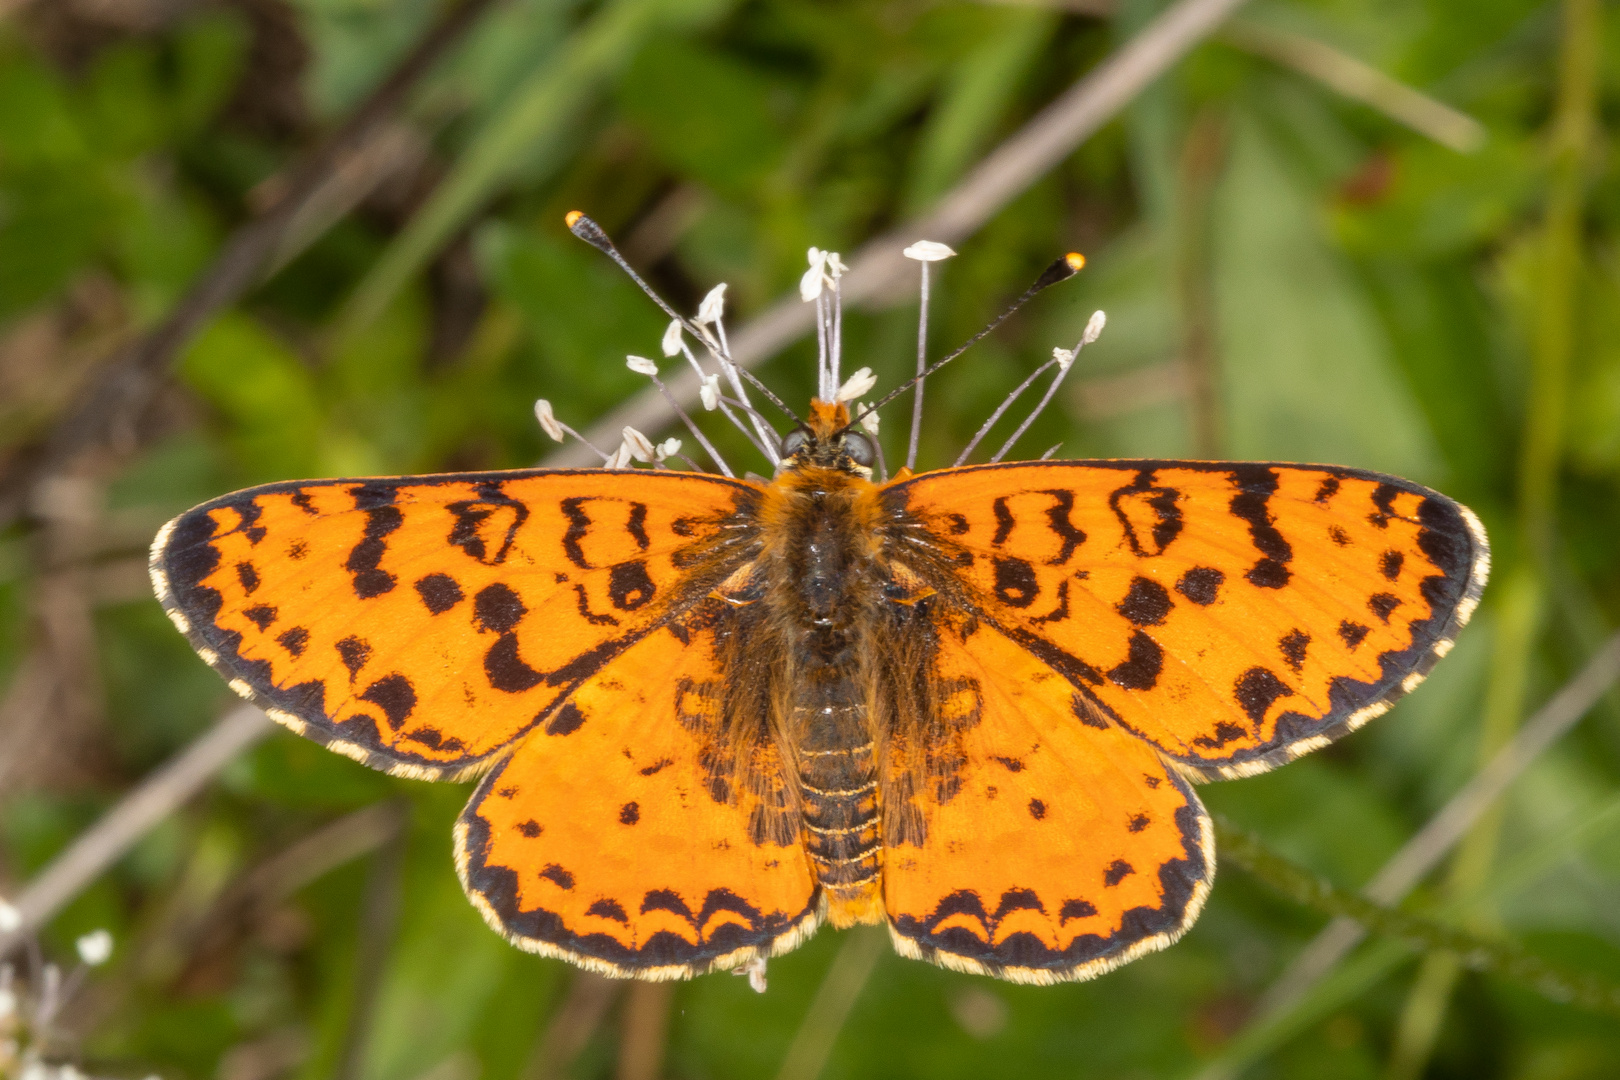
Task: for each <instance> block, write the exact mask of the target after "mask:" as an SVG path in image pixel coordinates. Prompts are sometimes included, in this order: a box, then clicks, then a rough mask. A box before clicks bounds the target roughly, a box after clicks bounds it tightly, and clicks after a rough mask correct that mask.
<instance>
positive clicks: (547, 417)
mask: <svg viewBox="0 0 1620 1080" xmlns="http://www.w3.org/2000/svg"><path fill="white" fill-rule="evenodd" d="M534 418H535V419H536V420H538V421H540V430H542V431H544V432H545V433H546V434H547V435H550V436H551V438H552V439H553V440H554V441H556V442H562V441H563V429H562V425H561V424H559V423H557V417H556V416H555V415H554V414H553V413H552V411H551V402H549V401H547V400H546V399H545V398H540V399H539V400H538V401H536V402H535V403H534Z"/></svg>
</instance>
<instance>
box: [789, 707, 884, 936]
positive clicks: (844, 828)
mask: <svg viewBox="0 0 1620 1080" xmlns="http://www.w3.org/2000/svg"><path fill="white" fill-rule="evenodd" d="M807 689H808V690H809V693H807V694H806V695H805V700H803V701H802V702H801V703H800V704H799V705H798V706H796V707H795V708H794V710H793V727H794V733H795V735H796V736H797V737H796V739H795V743H796V745H797V746H798V755H799V788H800V790H801V791H802V792H803V803H802V805H803V808H804V833H805V847H806V849H807V850H808V851H809V853H810V862H811V865H812V866H813V867H814V868H815V873H816V877H817V879H818V880H819V881H820V882H821V885H822V887H823V888H824V889H826V890H827V899H828V918H829V920H830V921H831V922H832V923H833V925H834V926H849V925H852V924H854V923H857V922H869V921H875V920H876V919H878V918H880V917H881V914H882V903H881V898H880V896H879V879H880V875H881V873H882V861H881V858H880V856H881V852H882V848H883V844H882V838H881V837H880V836H879V834H878V777H877V753H876V748H875V747H874V746H873V744H872V731H871V728H870V727H869V726H868V724H867V719H866V703H865V700H864V699H863V697H862V696H861V695H860V694H859V692H858V688H857V686H856V685H855V684H854V682H853V680H848V679H834V680H829V681H826V682H812V683H811V685H810V687H808V688H807Z"/></svg>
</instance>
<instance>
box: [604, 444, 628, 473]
mask: <svg viewBox="0 0 1620 1080" xmlns="http://www.w3.org/2000/svg"><path fill="white" fill-rule="evenodd" d="M631 456H632V455H631V451H630V444H629V443H620V444H619V448H618V449H617V450H615V451H613V453H611V454H609V455H608V459H607V460H606V461H604V462H602V468H604V469H628V468H629V467H630V458H631Z"/></svg>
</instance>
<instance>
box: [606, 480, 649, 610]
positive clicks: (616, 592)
mask: <svg viewBox="0 0 1620 1080" xmlns="http://www.w3.org/2000/svg"><path fill="white" fill-rule="evenodd" d="M637 505H640V504H639V503H638V504H637ZM642 546H643V547H645V546H646V545H642ZM653 592H654V589H653V582H652V578H651V577H650V576H649V575H648V574H647V564H646V563H642V562H628V563H620V564H619V565H617V566H615V567H614V568H613V569H612V570H611V571H610V572H609V573H608V599H609V600H612V601H613V606H614V607H616V608H618V609H619V610H620V611H635V610H636V609H637V608H639V607H643V606H645V605H646V603H647V602H648V601H649V600H651V599H652V598H653Z"/></svg>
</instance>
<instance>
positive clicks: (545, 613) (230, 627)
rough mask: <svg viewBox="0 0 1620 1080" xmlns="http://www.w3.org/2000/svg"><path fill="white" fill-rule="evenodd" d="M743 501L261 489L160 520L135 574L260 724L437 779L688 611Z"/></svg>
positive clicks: (576, 483) (526, 486) (395, 488)
mask: <svg viewBox="0 0 1620 1080" xmlns="http://www.w3.org/2000/svg"><path fill="white" fill-rule="evenodd" d="M754 494H755V493H754V490H753V489H751V488H749V487H747V486H746V485H743V484H738V483H735V482H732V481H728V480H724V479H721V478H719V477H710V476H700V475H692V474H675V473H670V472H662V473H636V474H628V473H612V472H597V471H581V472H562V471H538V470H536V471H532V472H527V473H525V472H507V473H487V474H447V475H443V476H421V477H404V478H384V479H370V480H331V481H311V482H307V483H294V484H271V485H267V486H265V487H259V488H252V489H249V490H246V491H241V492H237V493H236V494H234V495H227V496H225V497H223V498H220V499H216V500H214V501H213V502H209V503H205V504H203V505H202V506H199V507H197V508H196V509H194V510H191V511H189V512H187V513H186V514H184V515H182V516H181V517H179V518H177V519H175V521H174V522H172V523H171V524H170V525H169V526H167V527H166V528H165V529H164V531H163V532H162V533H161V534H160V535H159V537H158V540H157V542H156V544H155V545H154V547H153V552H152V577H153V582H154V585H155V586H156V589H157V592H158V597H159V599H160V600H162V602H163V604H164V606H165V608H166V609H167V610H168V612H169V614H170V616H171V618H173V619H174V620H175V622H176V624H177V625H178V626H179V627H180V629H181V630H182V631H183V632H185V633H186V634H187V636H188V637H189V638H190V639H191V641H192V644H193V645H194V646H196V648H197V650H198V652H199V653H201V654H202V656H203V658H204V659H206V660H207V661H208V662H209V663H210V664H212V665H213V666H214V667H216V668H217V669H219V671H220V672H221V673H222V674H223V675H225V677H226V678H227V679H229V680H230V681H231V685H232V686H233V687H234V688H236V689H237V690H238V692H240V693H242V694H243V695H245V696H247V697H249V698H250V699H252V700H253V701H255V702H257V703H259V704H261V705H263V706H264V707H265V708H266V709H267V710H268V711H269V712H270V715H271V716H273V717H274V718H275V719H277V720H278V721H280V722H282V723H283V724H286V725H288V726H289V727H292V728H294V730H297V731H299V732H301V733H303V734H305V735H308V736H310V737H311V738H315V739H317V740H318V741H321V742H326V743H329V744H330V745H332V747H333V748H334V749H338V750H340V751H342V752H344V753H347V754H349V755H350V756H353V757H356V758H358V759H360V760H362V761H365V762H366V763H367V764H371V765H374V766H376V767H378V768H385V769H389V770H391V771H395V772H400V773H403V774H406V775H413V776H420V777H428V778H431V777H437V776H444V775H456V774H459V773H465V772H475V771H477V770H479V769H481V768H485V767H487V766H488V764H489V763H490V762H491V761H492V760H493V758H494V756H495V755H498V754H499V753H500V752H502V750H503V749H504V748H505V747H507V746H508V745H510V743H511V742H512V741H513V740H514V739H516V738H517V737H519V736H521V735H522V734H523V733H524V732H527V731H529V730H530V729H532V728H534V727H535V726H536V725H538V724H541V723H543V722H545V721H547V720H548V718H550V719H552V720H553V721H554V722H555V721H556V718H557V714H559V713H560V712H562V711H564V710H565V709H566V704H567V703H566V697H567V695H568V694H569V693H570V692H571V691H572V690H573V689H574V687H575V686H577V685H578V684H579V683H580V682H581V681H583V680H584V679H586V678H587V677H589V676H590V675H592V674H594V673H595V672H596V671H597V670H599V669H600V668H601V667H602V666H603V665H604V664H606V663H608V662H609V661H610V660H612V659H613V658H614V657H615V656H616V655H618V654H619V653H620V652H622V651H623V650H624V649H626V648H628V647H629V646H631V645H632V644H634V643H635V642H636V641H638V640H640V638H641V637H643V636H644V635H646V634H647V633H648V632H649V631H650V630H651V629H652V628H654V627H656V626H659V625H661V624H662V623H663V622H665V621H667V620H669V619H670V618H672V617H674V616H675V615H677V614H678V613H679V612H680V611H681V610H683V609H684V608H685V607H689V606H690V605H691V604H692V603H695V602H696V601H698V600H700V599H701V598H702V596H703V595H704V593H705V591H706V588H707V586H706V585H705V582H706V580H707V579H706V577H705V573H706V572H718V573H721V574H723V573H725V572H727V571H725V570H724V569H723V564H725V560H726V556H725V550H726V543H727V537H728V536H729V535H732V534H734V533H735V530H732V531H731V533H728V532H727V531H726V530H725V529H724V528H723V525H724V523H726V522H728V521H730V520H732V519H733V518H734V517H736V515H738V514H739V513H740V512H741V511H742V510H743V509H744V508H746V506H747V505H748V504H749V502H750V500H752V499H753V498H754ZM717 568H720V569H717ZM683 585H685V586H690V588H689V589H685V590H683V588H682V587H681V586H683Z"/></svg>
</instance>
